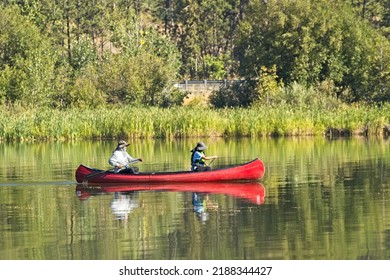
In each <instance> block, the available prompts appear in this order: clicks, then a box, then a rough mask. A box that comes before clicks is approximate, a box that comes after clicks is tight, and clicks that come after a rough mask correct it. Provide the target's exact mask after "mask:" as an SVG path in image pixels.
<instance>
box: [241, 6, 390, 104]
mask: <svg viewBox="0 0 390 280" xmlns="http://www.w3.org/2000/svg"><path fill="white" fill-rule="evenodd" d="M313 15H314V16H313ZM237 38H238V39H237V44H236V45H237V47H236V55H237V57H238V59H239V60H240V73H241V74H242V75H243V76H244V77H246V78H247V79H253V78H255V77H256V76H257V69H258V68H259V67H260V66H265V67H267V68H270V67H272V65H276V66H277V76H278V77H279V78H280V79H282V80H283V81H284V82H285V83H286V84H290V83H292V82H298V83H299V84H302V85H306V86H315V85H317V84H319V83H321V82H323V81H326V80H331V81H333V82H334V83H335V85H336V88H337V89H338V93H339V94H341V95H342V93H343V91H347V92H351V94H352V99H351V100H350V101H358V100H367V101H371V100H372V101H374V100H375V98H376V97H375V96H376V95H377V93H378V92H381V94H379V95H380V96H381V98H382V100H389V99H390V96H389V95H388V88H389V83H390V81H389V77H388V75H387V73H388V71H389V70H388V69H389V65H388V64H385V63H386V62H387V61H388V59H389V54H390V51H389V50H390V49H389V42H388V40H385V39H384V38H382V37H381V35H380V34H379V33H378V32H377V31H375V30H374V29H373V28H372V27H370V26H368V25H367V24H366V23H364V22H363V21H361V20H359V19H356V17H355V16H354V14H353V12H352V9H351V7H350V6H349V5H348V4H346V3H345V2H343V1H334V2H332V4H331V5H330V4H329V2H328V1H312V0H303V1H289V0H281V1H271V2H268V3H267V4H264V2H263V1H260V0H257V1H253V2H251V5H250V7H249V9H248V11H247V17H246V19H244V21H242V22H241V24H240V32H239V36H238V37H237ZM378 77H380V78H378ZM378 79H380V80H381V82H380V83H378ZM384 92H386V93H384Z"/></svg>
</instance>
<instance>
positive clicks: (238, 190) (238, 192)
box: [76, 182, 265, 223]
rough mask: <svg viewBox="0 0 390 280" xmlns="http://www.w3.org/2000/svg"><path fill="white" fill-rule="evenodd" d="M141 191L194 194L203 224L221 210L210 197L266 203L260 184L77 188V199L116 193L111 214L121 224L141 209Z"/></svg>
mask: <svg viewBox="0 0 390 280" xmlns="http://www.w3.org/2000/svg"><path fill="white" fill-rule="evenodd" d="M140 191H159V192H161V191H165V192H183V193H184V192H187V193H188V192H190V193H192V206H193V212H194V213H195V214H196V216H197V217H198V219H199V221H201V222H202V223H205V222H206V221H207V220H208V219H209V213H208V210H210V209H216V208H217V206H216V205H214V204H213V202H212V201H211V200H210V199H209V195H210V194H223V195H228V196H232V197H236V198H240V199H243V200H246V201H247V202H250V203H252V204H256V205H260V204H263V203H264V199H265V188H264V186H263V185H262V184H260V183H258V182H234V183H233V182H229V183H226V182H224V183H222V182H209V183H171V184H104V185H102V184H87V183H85V184H77V185H76V195H77V197H78V198H79V199H80V200H86V199H88V198H89V197H91V196H97V195H101V194H110V193H114V196H113V200H112V202H111V204H110V207H111V210H112V212H113V214H114V215H115V217H116V218H117V219H119V220H127V219H128V217H129V214H130V213H131V212H132V211H133V210H134V209H135V208H138V205H139V203H138V196H139V192H140Z"/></svg>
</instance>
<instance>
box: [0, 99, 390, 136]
mask: <svg viewBox="0 0 390 280" xmlns="http://www.w3.org/2000/svg"><path fill="white" fill-rule="evenodd" d="M1 111H2V114H1V116H0V140H3V141H4V140H6V141H35V140H38V141H41V140H59V141H64V140H77V139H103V138H118V137H124V138H127V139H129V138H180V137H209V136H217V137H265V136H304V135H324V134H326V133H328V132H329V131H333V133H334V132H343V133H346V134H348V135H354V134H365V135H381V134H383V133H384V131H385V130H384V128H385V127H388V125H389V123H390V105H385V106H383V107H380V108H379V107H378V108H376V107H369V106H360V107H359V106H346V105H345V106H344V107H342V108H338V109H337V110H324V109H307V108H306V109H302V108H298V109H297V108H293V107H291V106H290V107H288V106H285V105H284V106H283V105H281V106H280V107H256V108H251V109H242V108H240V109H210V108H204V107H179V108H173V109H159V108H135V107H132V106H123V107H121V108H101V109H85V110H82V109H69V110H55V109H24V108H19V107H11V108H7V107H4V106H3V107H1Z"/></svg>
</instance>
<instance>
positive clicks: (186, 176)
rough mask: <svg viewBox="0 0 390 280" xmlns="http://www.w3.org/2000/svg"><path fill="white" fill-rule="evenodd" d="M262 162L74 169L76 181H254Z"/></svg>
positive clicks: (260, 170)
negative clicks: (130, 170)
mask: <svg viewBox="0 0 390 280" xmlns="http://www.w3.org/2000/svg"><path fill="white" fill-rule="evenodd" d="M264 171H265V168H264V164H263V162H262V161H261V160H260V159H258V158H256V159H254V160H252V161H250V162H247V163H244V164H241V165H236V166H232V167H225V168H219V169H212V170H210V171H203V172H192V171H176V172H139V173H138V174H125V173H114V172H113V171H104V170H100V169H95V168H91V167H88V166H86V165H84V164H80V166H79V167H78V168H77V170H76V174H75V176H76V181H77V182H78V183H82V182H89V183H121V184H123V183H163V182H219V181H256V180H259V179H261V178H262V177H263V175H264Z"/></svg>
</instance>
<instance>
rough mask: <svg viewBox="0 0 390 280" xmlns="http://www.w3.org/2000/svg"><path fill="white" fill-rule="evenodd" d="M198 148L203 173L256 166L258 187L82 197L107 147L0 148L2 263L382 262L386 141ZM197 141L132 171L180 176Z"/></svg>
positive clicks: (90, 192)
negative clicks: (206, 164)
mask: <svg viewBox="0 0 390 280" xmlns="http://www.w3.org/2000/svg"><path fill="white" fill-rule="evenodd" d="M126 140H128V139H126ZM199 140H202V141H204V142H205V143H206V145H208V146H209V148H208V149H207V150H206V152H207V154H208V155H218V156H219V157H218V159H217V160H215V161H214V162H213V163H212V167H213V168H217V167H223V166H227V165H233V164H240V163H244V162H246V161H250V160H252V159H254V158H255V157H259V158H260V159H262V160H263V162H264V164H265V167H266V173H265V175H264V177H263V178H262V179H261V180H260V181H259V182H255V183H249V184H242V183H240V184H227V185H225V186H223V185H219V186H214V187H213V191H212V192H207V191H198V190H197V189H193V188H192V189H191V188H187V189H185V190H184V189H183V190H177V189H172V188H170V187H169V186H166V187H165V188H162V189H160V190H148V189H145V190H140V191H134V190H132V189H131V186H129V188H128V190H127V191H126V192H124V191H123V192H119V191H118V190H115V189H109V188H108V189H105V188H101V189H92V188H89V187H88V186H82V185H77V184H76V182H75V178H74V172H75V170H76V168H77V167H78V165H79V164H81V163H83V164H85V165H88V166H91V167H97V168H101V169H109V168H110V167H109V165H108V163H107V160H108V158H109V156H110V155H111V152H112V150H113V149H114V148H115V146H116V141H78V142H65V143H62V142H59V143H57V142H48V143H0V159H1V161H0V234H1V239H0V259H2V260H362V259H365V260H366V259H374V260H389V259H390V176H389V175H390V145H389V144H390V143H389V142H390V140H389V139H384V138H360V137H357V138H338V139H327V138H322V137H319V138H312V137H309V138H276V139H272V138H260V139H223V138H210V139H199ZM197 141H198V139H184V140H134V141H129V142H130V143H131V146H129V148H128V152H129V153H130V154H131V155H132V156H134V157H142V158H143V160H144V161H143V162H142V163H140V164H137V166H138V167H139V169H140V170H141V171H161V170H165V171H175V170H188V169H189V167H190V164H189V162H190V156H191V153H190V150H191V149H192V148H193V147H194V146H195V145H196V142H197ZM184 187H185V186H183V188H184ZM208 187H209V186H207V185H206V186H202V184H201V183H200V184H199V189H202V190H207V188H208Z"/></svg>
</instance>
